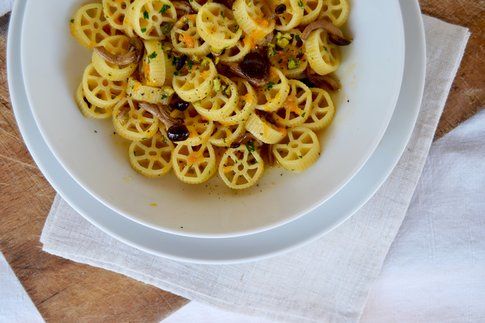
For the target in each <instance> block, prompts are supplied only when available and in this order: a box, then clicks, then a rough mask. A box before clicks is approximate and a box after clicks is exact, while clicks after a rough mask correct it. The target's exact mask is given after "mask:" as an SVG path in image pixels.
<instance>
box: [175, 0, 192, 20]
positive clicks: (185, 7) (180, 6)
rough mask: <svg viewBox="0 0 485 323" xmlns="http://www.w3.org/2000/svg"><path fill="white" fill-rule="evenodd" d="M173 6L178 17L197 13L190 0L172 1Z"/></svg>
mask: <svg viewBox="0 0 485 323" xmlns="http://www.w3.org/2000/svg"><path fill="white" fill-rule="evenodd" d="M172 4H173V7H174V8H175V11H176V12H177V17H182V16H183V15H186V14H191V13H195V11H194V9H192V7H191V6H190V4H189V2H188V1H183V0H174V1H172Z"/></svg>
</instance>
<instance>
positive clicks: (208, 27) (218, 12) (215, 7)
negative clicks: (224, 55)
mask: <svg viewBox="0 0 485 323" xmlns="http://www.w3.org/2000/svg"><path fill="white" fill-rule="evenodd" d="M196 26H197V32H198V33H199V34H200V37H202V38H203V39H204V40H205V41H206V42H207V43H209V45H210V46H211V47H212V48H213V49H214V50H215V51H216V52H220V51H222V50H224V49H225V48H228V47H232V46H234V45H236V43H237V41H238V40H239V38H241V35H242V30H241V28H239V26H238V25H237V22H236V20H235V19H234V15H233V14H232V11H231V10H230V9H228V8H227V7H226V6H224V5H222V4H219V3H206V4H205V5H203V6H202V7H201V8H200V9H199V12H198V13H197V18H196Z"/></svg>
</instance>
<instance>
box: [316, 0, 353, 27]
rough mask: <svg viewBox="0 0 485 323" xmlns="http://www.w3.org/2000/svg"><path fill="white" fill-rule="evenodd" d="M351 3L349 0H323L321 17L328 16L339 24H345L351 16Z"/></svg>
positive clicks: (335, 23) (334, 22) (336, 24)
mask: <svg viewBox="0 0 485 323" xmlns="http://www.w3.org/2000/svg"><path fill="white" fill-rule="evenodd" d="M349 13H350V5H349V1H348V0H323V8H322V11H321V13H320V17H322V18H325V17H328V18H330V20H331V21H332V23H333V24H334V25H335V26H337V27H340V26H343V25H344V24H345V23H346V22H347V19H348V18H349Z"/></svg>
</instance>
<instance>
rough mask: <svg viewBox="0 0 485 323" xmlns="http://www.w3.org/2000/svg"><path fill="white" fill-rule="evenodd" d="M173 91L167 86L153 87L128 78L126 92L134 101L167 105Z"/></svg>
mask: <svg viewBox="0 0 485 323" xmlns="http://www.w3.org/2000/svg"><path fill="white" fill-rule="evenodd" d="M173 93H174V91H173V89H172V88H171V87H169V86H163V87H161V88H159V87H153V86H147V85H143V84H142V83H140V82H138V81H137V80H135V79H134V78H131V77H130V78H129V79H128V85H127V87H126V94H127V95H128V97H129V98H131V99H132V100H135V101H144V102H148V103H151V104H163V105H167V104H168V103H169V102H170V98H171V97H172V95H173Z"/></svg>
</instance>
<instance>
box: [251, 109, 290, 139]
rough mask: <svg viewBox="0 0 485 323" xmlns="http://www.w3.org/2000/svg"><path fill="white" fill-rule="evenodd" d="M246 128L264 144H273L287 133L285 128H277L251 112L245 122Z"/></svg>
mask: <svg viewBox="0 0 485 323" xmlns="http://www.w3.org/2000/svg"><path fill="white" fill-rule="evenodd" d="M246 130H247V131H249V132H250V133H251V134H252V135H253V136H254V137H256V138H257V139H259V140H261V141H262V142H264V143H265V144H275V143H277V142H279V141H281V140H283V138H285V136H286V133H287V131H286V128H279V127H277V126H275V125H273V124H272V123H271V122H268V121H266V120H265V119H264V118H262V117H260V116H259V115H258V114H257V113H253V114H251V116H250V117H249V120H248V122H247V123H246Z"/></svg>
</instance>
